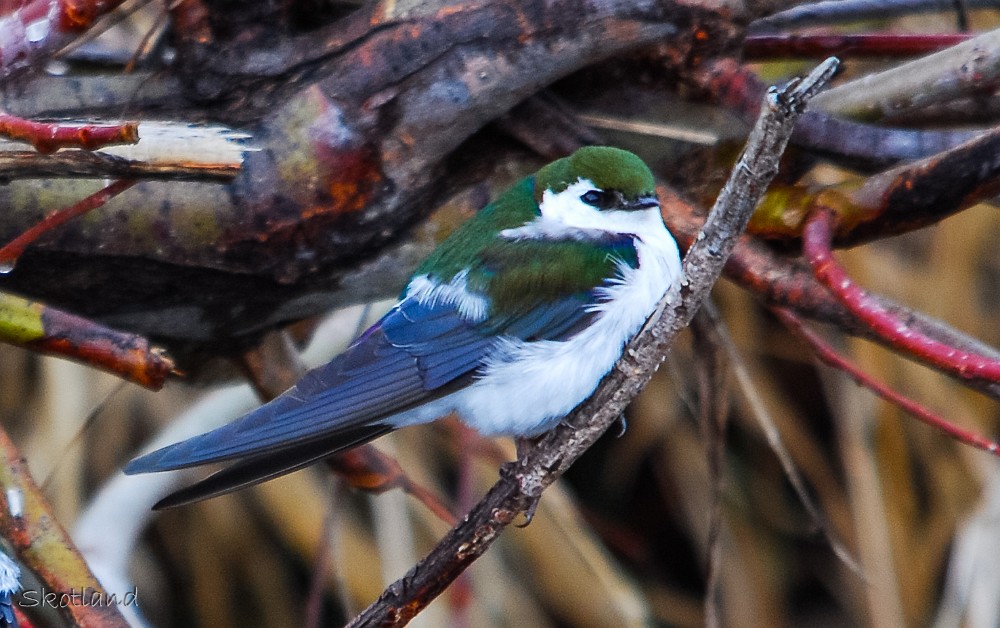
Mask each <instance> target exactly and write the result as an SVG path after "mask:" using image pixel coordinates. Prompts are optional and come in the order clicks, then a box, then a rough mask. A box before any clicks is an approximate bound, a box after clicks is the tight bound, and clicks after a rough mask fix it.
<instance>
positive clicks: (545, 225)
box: [500, 179, 663, 240]
mask: <svg viewBox="0 0 1000 628" xmlns="http://www.w3.org/2000/svg"><path fill="white" fill-rule="evenodd" d="M598 189H600V188H598V187H597V186H596V185H594V184H593V182H591V181H590V180H589V179H580V180H578V181H577V182H576V183H573V184H572V185H570V186H569V187H567V188H566V189H565V190H563V191H562V192H559V193H555V192H553V191H552V190H545V192H544V193H543V194H542V202H541V203H540V204H539V206H538V209H539V211H540V212H541V214H542V215H541V216H539V217H538V218H536V219H535V220H533V221H531V222H530V223H528V224H526V225H524V226H523V227H518V228H516V229H504V230H503V231H501V232H500V237H502V238H507V239H509V240H537V239H566V238H570V239H578V240H586V239H596V238H597V237H599V236H600V235H601V234H602V233H630V234H635V235H637V236H639V237H642V233H643V232H644V231H649V230H651V229H652V230H656V231H659V230H662V229H663V219H662V218H661V217H660V209H659V207H650V208H649V209H642V210H635V211H626V210H620V211H616V210H604V211H601V210H599V209H597V208H596V207H594V206H593V205H588V204H587V203H585V202H583V201H582V200H581V199H580V197H581V196H583V195H584V194H586V193H587V192H589V191H591V190H598ZM657 223H658V224H657Z"/></svg>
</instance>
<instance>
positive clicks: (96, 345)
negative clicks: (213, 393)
mask: <svg viewBox="0 0 1000 628" xmlns="http://www.w3.org/2000/svg"><path fill="white" fill-rule="evenodd" d="M0 342H5V343H8V344H14V345H18V346H22V347H25V348H27V349H29V350H31V351H37V352H39V353H47V354H51V355H58V356H60V357H64V358H68V359H71V360H75V361H77V362H81V363H84V364H87V365H88V366H93V367H95V368H99V369H101V370H103V371H107V372H108V373H113V374H115V375H117V376H118V377H121V378H123V379H126V380H128V381H130V382H134V383H136V384H139V385H140V386H145V387H146V388H149V389H151V390H159V389H160V388H161V387H162V386H163V383H164V382H165V381H166V378H167V376H168V375H170V374H171V373H176V371H175V370H174V362H173V360H171V359H170V358H169V357H167V355H166V352H165V351H164V350H163V349H161V348H159V347H156V346H154V345H152V344H150V342H149V340H147V339H146V338H143V337H142V336H139V335H137V334H132V333H128V332H122V331H117V330H114V329H110V328H107V327H104V326H103V325H98V324H97V323H94V322H93V321H89V320H87V319H85V318H81V317H79V316H74V315H73V314H69V313H67V312H63V311H61V310H57V309H55V308H52V307H49V306H47V305H44V304H42V303H38V302H37V301H29V300H28V299H23V298H21V297H18V296H14V295H12V294H7V293H5V292H0Z"/></svg>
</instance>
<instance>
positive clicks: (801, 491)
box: [706, 308, 867, 581]
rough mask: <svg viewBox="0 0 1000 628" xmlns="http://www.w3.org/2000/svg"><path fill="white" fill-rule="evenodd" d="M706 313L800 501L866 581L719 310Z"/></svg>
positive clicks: (844, 560) (835, 548) (833, 546)
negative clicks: (808, 482)
mask: <svg viewBox="0 0 1000 628" xmlns="http://www.w3.org/2000/svg"><path fill="white" fill-rule="evenodd" d="M706 313H707V314H708V315H709V316H711V317H712V318H714V319H715V324H716V325H717V326H718V329H719V337H720V339H721V340H722V345H723V347H725V349H726V353H727V354H728V356H729V362H730V365H731V367H732V369H733V374H734V375H735V376H736V382H737V384H739V388H740V392H742V393H743V397H744V399H745V400H746V402H747V404H748V405H749V406H750V410H751V414H753V416H754V419H756V420H757V424H758V425H759V426H760V429H761V431H762V432H763V433H764V438H765V439H766V440H767V444H768V446H769V447H770V448H771V451H773V452H774V455H775V457H777V458H778V462H779V463H781V468H782V470H783V471H784V472H785V477H786V478H787V479H788V483H789V484H791V485H792V490H794V491H795V495H796V496H797V497H798V498H799V503H801V504H802V507H803V508H804V509H805V511H806V513H807V514H808V515H809V518H810V519H812V522H813V524H814V525H815V526H816V528H817V529H818V530H819V531H820V533H821V534H822V535H823V537H824V538H825V539H826V542H827V543H828V544H829V545H830V549H832V550H833V553H834V555H836V556H837V558H839V559H840V561H841V562H842V563H844V565H846V566H847V568H848V569H850V570H851V571H852V572H854V573H855V574H857V576H858V577H859V578H861V579H862V580H865V581H867V577H866V576H865V573H864V571H862V569H861V565H860V563H858V560H857V558H855V557H854V556H853V555H852V554H851V552H850V550H849V549H848V548H847V546H846V545H844V542H843V541H841V540H840V538H839V537H838V536H837V534H836V532H835V531H834V529H833V525H832V524H831V522H830V520H829V518H828V517H827V516H826V515H825V514H823V511H822V510H820V508H819V505H818V504H817V503H816V502H815V501H814V500H813V498H812V495H810V493H809V489H808V488H807V487H806V481H805V478H803V477H802V473H800V472H799V469H798V467H797V466H796V465H795V460H794V459H793V458H792V454H791V453H790V452H789V451H788V448H787V447H785V441H784V440H783V439H782V437H781V432H780V431H778V426H777V424H776V423H775V420H774V417H773V416H771V413H770V412H769V411H768V409H767V406H766V405H765V403H764V400H763V399H762V398H761V395H760V393H759V392H758V391H757V387H756V386H754V384H753V382H752V381H751V379H750V373H749V372H748V371H747V367H746V364H745V363H744V361H743V359H742V357H741V356H740V353H739V351H738V349H737V348H736V343H735V342H733V339H732V337H731V336H730V335H729V332H728V330H727V329H726V327H725V325H724V323H723V322H722V319H721V318H720V317H719V316H718V312H717V311H716V310H715V308H711V309H707V308H706Z"/></svg>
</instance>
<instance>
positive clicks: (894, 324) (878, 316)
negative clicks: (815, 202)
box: [802, 208, 1000, 383]
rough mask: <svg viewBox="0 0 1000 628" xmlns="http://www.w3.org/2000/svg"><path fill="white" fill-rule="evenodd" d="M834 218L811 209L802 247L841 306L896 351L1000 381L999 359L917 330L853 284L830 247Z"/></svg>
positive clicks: (955, 371)
mask: <svg viewBox="0 0 1000 628" xmlns="http://www.w3.org/2000/svg"><path fill="white" fill-rule="evenodd" d="M836 219H837V218H836V214H834V213H833V212H832V211H830V210H825V209H822V208H818V209H816V210H814V211H813V212H812V214H810V216H809V218H808V219H807V220H806V225H805V229H804V231H803V236H802V248H803V251H804V252H805V256H806V259H807V260H808V261H809V264H810V266H812V269H813V273H814V274H815V275H816V278H817V279H819V281H820V282H821V283H822V284H823V285H825V286H826V287H827V289H829V290H830V292H832V293H833V295H834V296H835V297H836V298H837V300H838V301H840V302H841V304H843V305H844V307H846V308H847V309H848V310H850V311H851V312H852V313H853V314H854V315H855V316H857V317H858V319H859V320H860V321H862V322H863V323H864V324H865V325H866V326H868V327H869V328H870V329H871V330H872V332H874V333H876V334H878V335H880V336H882V337H883V338H885V339H886V341H887V344H889V345H890V346H892V347H894V348H896V350H898V351H903V352H907V353H911V354H913V355H915V356H918V357H919V359H920V360H921V361H923V362H927V363H928V364H933V365H934V366H935V367H936V368H939V369H941V370H943V371H947V372H950V373H953V374H955V375H957V376H959V377H962V378H966V379H980V380H985V381H988V382H993V383H997V382H1000V360H994V359H992V358H990V357H988V356H984V355H979V354H978V353H974V352H970V351H963V350H961V349H958V348H957V347H953V346H951V345H948V344H946V343H944V342H940V341H938V340H935V339H933V338H930V337H928V336H926V335H924V334H923V333H920V332H919V331H917V330H916V329H914V328H912V327H910V326H909V325H907V324H906V322H905V321H902V320H900V319H898V318H896V317H895V316H893V315H892V314H891V313H890V312H888V311H887V310H885V309H884V308H882V307H881V306H880V305H879V304H878V303H877V302H876V301H875V300H873V299H872V298H871V296H870V295H869V294H868V292H867V291H865V290H864V289H863V288H861V287H860V286H858V285H857V284H855V283H854V282H853V281H852V280H851V279H850V277H848V275H847V273H846V272H845V271H844V269H843V268H842V267H841V266H840V265H839V264H838V263H837V260H836V259H835V258H834V257H833V252H832V250H831V248H830V246H831V239H832V237H833V230H834V225H835V222H836Z"/></svg>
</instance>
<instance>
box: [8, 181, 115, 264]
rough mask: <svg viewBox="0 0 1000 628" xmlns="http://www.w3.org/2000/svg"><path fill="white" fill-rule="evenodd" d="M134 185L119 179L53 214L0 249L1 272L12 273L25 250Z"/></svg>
mask: <svg viewBox="0 0 1000 628" xmlns="http://www.w3.org/2000/svg"><path fill="white" fill-rule="evenodd" d="M133 185H135V181H134V180H132V179H118V180H117V181H113V182H112V183H111V184H110V185H108V186H107V187H104V188H101V189H100V190H98V191H97V192H94V193H93V194H91V195H90V196H88V197H87V198H85V199H83V200H82V201H80V202H78V203H76V204H75V205H71V206H69V207H66V208H63V209H58V210H56V211H54V212H52V213H51V214H49V215H48V216H46V217H45V218H43V219H42V220H40V221H39V222H38V223H37V224H35V225H33V226H32V227H31V228H29V229H27V230H26V231H25V232H24V233H22V234H21V235H19V236H17V237H16V238H14V239H13V240H11V241H10V242H9V243H7V244H6V245H5V246H3V247H2V248H0V272H10V271H11V270H12V269H13V268H14V264H15V263H17V259H18V258H19V257H21V254H22V253H24V249H26V248H28V246H29V245H30V244H31V243H32V242H34V241H35V240H37V239H38V238H40V237H41V236H43V235H45V234H46V233H48V232H49V231H52V230H53V229H55V228H56V227H58V226H60V225H62V224H64V223H66V222H68V221H69V220H72V219H73V218H76V217H77V216H81V215H83V214H86V213H87V212H89V211H90V210H92V209H96V208H98V207H100V206H101V205H103V204H105V203H107V202H108V201H109V200H111V199H112V198H114V197H115V196H117V195H119V194H121V193H122V192H124V191H125V190H127V189H129V188H130V187H132V186H133Z"/></svg>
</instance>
